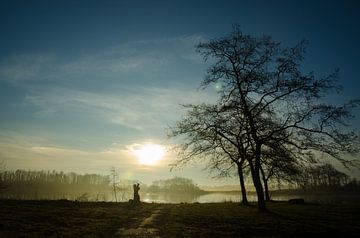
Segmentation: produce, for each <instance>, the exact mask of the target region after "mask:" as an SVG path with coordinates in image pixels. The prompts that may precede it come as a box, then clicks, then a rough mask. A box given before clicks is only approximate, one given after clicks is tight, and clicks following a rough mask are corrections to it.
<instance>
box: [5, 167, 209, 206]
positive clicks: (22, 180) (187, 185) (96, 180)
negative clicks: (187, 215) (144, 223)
mask: <svg viewBox="0 0 360 238" xmlns="http://www.w3.org/2000/svg"><path fill="white" fill-rule="evenodd" d="M135 182H137V181H131V180H117V181H113V178H112V177H111V176H110V175H99V174H77V173H73V172H71V173H64V172H58V171H55V170H53V171H44V170H41V171H29V170H15V171H6V170H4V171H0V198H7V199H70V200H82V201H83V200H96V201H113V200H114V191H113V186H114V183H115V184H116V192H117V196H118V198H119V201H126V200H128V199H130V198H131V197H132V193H133V191H132V185H133V184H134V183H135ZM140 192H141V193H147V192H149V193H162V192H165V193H182V194H200V193H202V192H203V191H202V190H201V189H200V188H199V187H198V186H196V185H195V184H194V183H193V181H192V180H190V179H186V178H180V177H175V178H172V179H166V180H158V181H155V182H153V184H152V185H150V186H148V185H146V184H141V190H140Z"/></svg>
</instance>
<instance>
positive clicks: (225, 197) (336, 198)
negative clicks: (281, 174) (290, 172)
mask: <svg viewBox="0 0 360 238" xmlns="http://www.w3.org/2000/svg"><path fill="white" fill-rule="evenodd" d="M132 196H133V194H132V192H131V191H126V192H122V193H119V194H118V195H117V197H118V201H120V202H127V201H129V199H132ZM140 197H141V201H143V202H148V203H152V202H154V203H182V202H183V203H195V202H199V203H213V202H240V201H241V193H240V192H207V193H203V194H189V193H181V194H176V193H146V192H143V193H140ZM247 197H248V200H249V201H250V202H252V201H257V197H256V194H255V193H254V192H249V193H248V194H247ZM271 198H272V200H275V201H287V200H289V199H292V198H303V199H305V201H306V202H315V203H336V204H345V203H358V201H360V194H359V193H342V192H306V193H300V192H296V191H286V192H285V191H280V192H273V193H272V196H271ZM0 199H24V200H28V199H30V200H32V199H35V200H42V199H50V200H57V199H68V200H77V201H107V202H109V201H115V198H114V195H113V194H112V193H111V192H108V193H26V194H25V193H11V194H7V193H3V194H0Z"/></svg>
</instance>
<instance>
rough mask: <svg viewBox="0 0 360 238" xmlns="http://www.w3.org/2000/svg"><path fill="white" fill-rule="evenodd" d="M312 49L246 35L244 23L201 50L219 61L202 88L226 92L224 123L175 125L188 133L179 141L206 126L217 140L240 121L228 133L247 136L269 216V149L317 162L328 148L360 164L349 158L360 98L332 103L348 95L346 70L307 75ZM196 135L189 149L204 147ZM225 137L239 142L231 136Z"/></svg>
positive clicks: (243, 146)
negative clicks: (341, 77)
mask: <svg viewBox="0 0 360 238" xmlns="http://www.w3.org/2000/svg"><path fill="white" fill-rule="evenodd" d="M305 45H306V41H301V42H300V43H299V44H297V45H296V46H294V47H291V48H289V47H283V46H282V45H281V44H280V43H278V42H275V41H274V40H272V38H271V37H269V36H262V37H253V36H250V35H246V34H243V33H242V32H241V30H240V29H239V27H238V26H235V27H234V29H233V31H232V33H231V34H229V35H228V36H225V37H223V38H220V39H215V40H211V41H209V42H205V43H200V44H198V45H197V47H196V48H197V51H198V52H199V53H200V54H202V55H203V57H204V59H205V61H207V60H211V62H213V63H212V65H211V66H210V67H209V68H208V70H207V73H206V76H205V79H204V80H203V82H202V84H201V87H202V88H207V87H209V86H210V85H217V88H219V99H218V102H217V104H216V106H215V107H216V108H218V110H217V114H218V115H217V117H218V118H219V122H218V124H217V125H213V127H212V126H211V127H208V126H207V124H206V122H205V120H202V118H199V121H198V124H193V121H191V120H190V121H187V120H188V118H184V119H183V120H182V121H180V123H178V124H177V125H175V128H176V127H179V128H180V127H181V126H182V127H183V128H187V130H186V129H185V130H183V131H180V133H175V136H177V135H189V134H191V133H193V132H194V129H199V128H200V130H205V131H207V132H208V131H211V132H210V133H209V134H210V135H214V134H211V133H213V132H217V133H216V136H214V138H216V139H218V138H219V135H220V136H221V133H222V131H221V130H218V128H223V127H224V124H223V123H224V122H228V121H237V123H236V126H240V128H238V130H236V131H232V128H233V127H231V128H227V129H229V130H227V132H228V133H230V132H233V133H234V134H239V133H240V137H239V138H241V140H240V142H239V143H236V145H235V144H234V146H235V147H237V150H236V153H239V156H240V158H243V159H245V160H246V161H247V163H248V165H249V168H250V171H251V177H252V181H253V184H254V186H255V190H256V192H257V199H258V208H259V210H261V211H264V210H266V204H265V199H264V190H263V185H262V181H261V177H260V174H261V168H262V167H261V166H262V164H265V161H267V159H266V156H264V155H265V151H268V150H271V149H272V147H273V145H275V144H280V145H281V147H282V149H283V150H286V151H289V152H291V153H292V154H296V155H297V156H298V157H300V156H301V157H302V158H306V159H309V160H313V159H314V157H315V156H314V155H315V154H314V152H315V151H320V152H322V153H326V154H328V155H330V156H332V157H333V158H335V159H337V160H339V161H341V162H342V163H344V164H349V163H351V162H353V163H352V164H354V161H346V160H344V159H343V158H342V157H341V153H344V152H347V153H356V152H357V148H356V147H354V146H353V142H354V140H356V139H357V135H356V134H355V133H354V132H352V131H350V130H348V129H347V126H348V124H347V122H348V120H349V119H351V118H352V114H351V112H350V111H351V109H352V108H354V107H356V106H358V105H359V101H358V100H353V101H350V102H348V103H346V104H344V105H340V106H339V105H331V104H328V103H326V100H325V99H326V98H325V97H326V96H327V95H328V94H330V93H333V92H334V93H339V92H340V91H341V90H340V89H341V87H340V86H339V85H338V84H337V80H336V79H337V74H338V71H337V70H335V72H334V73H332V74H330V75H328V76H327V77H325V78H317V77H315V76H314V74H313V73H303V72H302V71H301V65H300V64H301V62H302V60H303V56H304V53H305ZM194 109H196V105H195V106H194V105H192V106H190V111H194ZM200 119H201V120H200ZM187 123H188V124H187ZM202 123H203V125H201V124H202ZM186 124H187V127H185V126H184V125H186ZM228 124H229V123H226V124H225V125H228ZM179 125H180V126H179ZM219 131H220V132H221V133H219ZM189 138H190V139H192V140H193V141H190V142H184V145H185V146H184V148H185V149H186V148H188V147H187V144H189V143H190V144H191V143H192V144H193V145H194V144H195V145H196V144H197V143H198V142H197V141H196V140H197V138H198V137H196V136H193V137H189ZM221 138H222V139H224V140H227V141H228V142H229V143H232V139H226V138H227V135H225V134H224V135H223V136H221ZM234 138H236V136H235V137H234ZM199 140H200V141H201V140H202V138H201V137H200V138H199ZM194 148H196V147H194ZM202 148H204V147H202ZM200 152H201V150H200V151H198V150H196V149H195V150H194V153H192V154H191V153H190V155H192V156H191V157H192V158H195V156H196V155H198V154H199V153H200ZM240 152H241V153H240ZM289 158H291V157H289ZM229 159H230V157H229ZM180 163H181V160H180Z"/></svg>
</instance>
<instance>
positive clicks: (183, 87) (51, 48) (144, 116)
mask: <svg viewBox="0 0 360 238" xmlns="http://www.w3.org/2000/svg"><path fill="white" fill-rule="evenodd" d="M359 12H360V3H359V2H358V1H310V0H308V1H300V0H299V1H298V0H294V1H265V0H264V1H256V0H255V1H242V0H239V1H231V0H219V1H211V0H206V1H196V0H192V1H186V0H183V1H180V0H179V1H177V0H164V1H160V0H153V1H145V0H144V1H140V0H132V1H120V0H119V1H110V0H109V1H94V0H86V1H85V0H84V1H80V0H79V1H66V0H64V1H36V0H32V1H25V0H24V1H17V0H1V1H0V160H4V161H5V163H6V167H7V168H8V169H31V170H41V169H45V170H53V169H55V170H62V171H67V172H69V171H74V172H78V173H100V174H109V173H110V168H111V167H116V168H117V169H118V171H119V173H120V176H121V177H122V178H123V179H134V180H140V181H142V182H145V183H150V182H151V181H153V180H158V179H164V178H169V177H173V176H182V177H188V178H191V179H193V180H194V181H195V182H196V183H198V184H201V185H205V184H212V185H214V184H229V183H232V184H233V183H236V181H237V179H236V177H235V178H233V179H227V180H226V179H223V180H214V179H212V178H211V175H209V174H208V173H207V172H206V171H203V168H204V165H203V164H201V163H198V164H193V165H191V166H188V167H186V168H183V169H181V170H176V171H175V172H170V171H169V164H171V163H173V162H174V161H175V160H176V155H174V154H173V153H171V152H166V153H165V155H164V157H163V158H162V159H161V160H160V161H159V162H158V163H156V164H154V165H147V164H141V163H139V158H137V156H136V153H133V152H134V150H136V149H137V148H140V147H141V146H143V145H146V144H156V145H161V146H163V147H164V148H165V149H167V148H169V147H170V146H171V145H173V144H174V143H175V142H174V141H172V140H170V139H168V138H167V136H166V128H167V127H169V126H171V125H173V124H174V123H175V122H176V121H177V120H179V119H181V117H182V116H183V115H184V113H185V111H184V110H183V108H182V107H181V104H188V103H200V102H211V101H214V100H216V90H215V89H211V88H210V89H209V90H206V91H201V90H198V87H199V85H200V83H201V80H202V79H203V77H204V74H205V71H206V68H207V67H208V66H209V65H208V64H207V63H205V62H204V61H203V59H202V58H201V56H200V55H199V54H198V53H196V52H195V49H194V46H195V45H196V44H198V43H199V42H204V41H206V40H209V39H213V38H217V37H222V36H224V35H226V34H227V33H229V32H230V31H231V29H232V25H233V24H239V25H240V27H241V29H242V30H243V32H244V33H246V34H251V35H258V36H261V35H271V36H272V37H273V38H274V39H275V40H276V41H280V42H282V43H283V44H284V46H292V45H295V44H296V43H297V42H298V41H300V40H302V39H307V40H308V41H309V45H308V48H307V53H306V59H305V61H304V65H303V67H304V70H306V71H314V72H315V74H316V75H318V76H320V77H321V76H325V75H326V74H329V73H331V72H333V70H334V69H335V68H337V67H338V68H340V77H339V82H340V83H341V84H342V85H343V86H344V91H343V94H342V96H339V97H337V98H336V101H337V102H338V101H339V102H341V101H346V100H349V99H352V98H358V94H359V93H358V90H359V87H360V80H359V78H358V77H359V75H360V67H359V66H360V65H359V59H358V56H359V55H360V46H359V44H358V43H359V42H360V15H359ZM355 114H356V115H359V117H360V113H359V112H355ZM353 127H354V130H358V129H359V128H360V120H359V119H355V120H354V121H353Z"/></svg>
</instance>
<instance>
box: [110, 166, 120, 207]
mask: <svg viewBox="0 0 360 238" xmlns="http://www.w3.org/2000/svg"><path fill="white" fill-rule="evenodd" d="M118 177H119V172H118V171H117V170H116V168H115V167H111V168H110V183H111V187H112V191H113V194H114V197H115V202H118V198H117V190H118V183H119V182H118Z"/></svg>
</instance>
